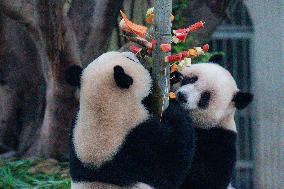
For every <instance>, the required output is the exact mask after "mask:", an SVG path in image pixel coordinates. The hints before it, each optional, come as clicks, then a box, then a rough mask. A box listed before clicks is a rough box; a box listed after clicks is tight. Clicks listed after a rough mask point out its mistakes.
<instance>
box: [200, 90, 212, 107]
mask: <svg viewBox="0 0 284 189" xmlns="http://www.w3.org/2000/svg"><path fill="white" fill-rule="evenodd" d="M210 98H211V93H210V92H209V91H204V92H203V93H201V96H200V100H199V102H198V107H199V108H200V109H206V108H207V107H208V105H209V102H210Z"/></svg>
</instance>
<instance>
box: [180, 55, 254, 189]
mask: <svg viewBox="0 0 284 189" xmlns="http://www.w3.org/2000/svg"><path fill="white" fill-rule="evenodd" d="M217 56H218V55H216V57H213V58H214V59H215V60H220V57H217ZM213 58H212V60H214V59H213ZM182 74H183V76H184V78H183V80H182V81H181V83H180V87H179V89H178V90H177V91H176V94H177V101H178V102H179V103H180V104H181V105H182V107H183V108H184V109H185V110H186V112H187V113H188V114H189V115H190V116H191V118H192V120H193V126H194V127H195V133H196V138H197V141H196V151H195V155H194V158H193V162H192V165H191V169H190V170H189V173H188V176H187V178H186V179H185V182H184V183H183V185H182V187H181V189H225V188H227V186H228V185H229V183H230V180H231V177H232V173H233V169H234V165H235V162H236V139H237V129H236V124H235V121H234V114H235V110H236V109H243V108H245V107H246V106H247V105H248V104H249V103H250V102H251V101H252V99H253V96H252V94H250V93H244V92H241V91H239V89H238V88H237V85H236V82H235V80H234V79H233V77H232V76H231V74H230V73H229V72H228V71H227V70H226V69H224V68H222V67H221V66H219V65H217V64H214V63H200V64H195V65H192V66H190V67H187V68H185V69H184V70H183V71H182Z"/></svg>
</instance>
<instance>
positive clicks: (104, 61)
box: [71, 52, 152, 189]
mask: <svg viewBox="0 0 284 189" xmlns="http://www.w3.org/2000/svg"><path fill="white" fill-rule="evenodd" d="M129 55H131V54H129ZM129 55H128V54H123V53H120V52H108V53H105V54H103V55H102V56H100V57H99V58H97V59H96V60H95V61H93V62H92V63H90V64H89V65H88V67H87V68H86V69H84V71H83V73H82V78H81V90H80V111H79V113H78V116H77V121H76V127H75V128H74V136H73V137H74V138H73V141H74V147H75V152H76V155H77V156H78V158H79V159H80V160H81V161H82V162H84V163H87V164H92V165H95V166H98V167H99V166H100V165H102V164H103V163H104V162H106V161H109V160H111V159H112V157H113V156H114V155H115V153H116V152H117V151H118V150H119V148H120V146H121V145H122V143H123V140H124V139H125V137H126V135H127V134H128V133H129V131H130V130H131V129H133V128H134V127H135V126H137V125H139V124H140V123H142V122H143V121H145V120H146V119H148V117H149V114H148V111H147V110H146V109H145V107H144V106H143V105H142V103H141V101H142V99H143V98H145V97H146V96H147V95H148V94H149V93H150V88H151V82H152V80H151V77H150V74H149V73H148V71H147V70H146V69H145V68H144V67H143V66H142V65H141V64H139V63H137V64H133V60H134V61H136V59H134V57H132V56H129ZM127 57H129V58H131V59H132V60H130V59H128V58H127ZM116 65H120V66H122V67H123V69H124V71H125V73H126V74H128V75H131V77H132V78H133V80H134V82H133V85H132V86H130V88H129V89H127V90H120V89H118V86H117V85H116V83H115V80H114V78H113V68H114V67H115V66H116ZM98 78H99V79H98ZM113 91H116V92H115V93H114V92H113ZM102 102H104V103H102ZM137 104H138V105H139V106H137ZM125 115H128V116H125ZM107 127H109V129H107ZM111 127H113V128H111ZM114 127H115V128H114ZM71 186H72V187H71V188H72V189H80V188H84V189H122V188H125V187H118V186H114V185H111V184H106V183H99V182H92V183H88V182H78V183H75V182H72V184H71ZM130 188H133V189H151V187H150V186H148V185H146V184H142V183H140V184H137V185H135V186H133V187H127V189H130Z"/></svg>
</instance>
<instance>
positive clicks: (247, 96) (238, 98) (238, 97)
mask: <svg viewBox="0 0 284 189" xmlns="http://www.w3.org/2000/svg"><path fill="white" fill-rule="evenodd" d="M252 100H253V94H251V93H244V92H240V91H239V92H237V93H236V94H235V95H234V97H233V99H232V101H233V102H234V103H235V107H236V108H237V109H238V110H242V109H244V108H245V107H247V105H249V104H250V103H251V102H252Z"/></svg>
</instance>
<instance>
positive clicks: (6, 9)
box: [0, 0, 37, 31]
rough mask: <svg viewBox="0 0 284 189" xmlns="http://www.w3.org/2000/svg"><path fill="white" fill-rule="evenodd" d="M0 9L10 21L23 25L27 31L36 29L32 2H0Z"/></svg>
mask: <svg viewBox="0 0 284 189" xmlns="http://www.w3.org/2000/svg"><path fill="white" fill-rule="evenodd" d="M0 8H1V10H2V11H3V13H4V14H5V15H6V16H8V17H10V18H11V19H14V20H17V21H18V22H20V23H22V24H24V25H25V26H26V27H27V28H28V29H29V30H31V31H33V30H35V28H36V24H37V22H36V12H35V4H34V1H29V0H0Z"/></svg>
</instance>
